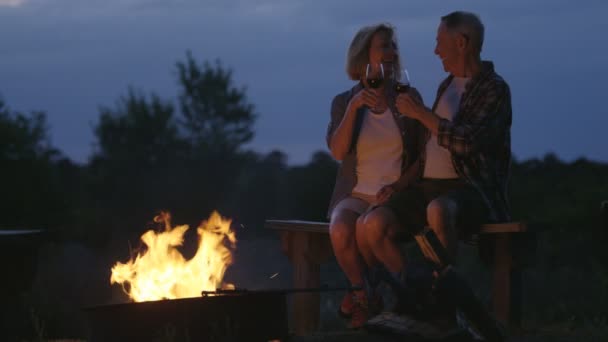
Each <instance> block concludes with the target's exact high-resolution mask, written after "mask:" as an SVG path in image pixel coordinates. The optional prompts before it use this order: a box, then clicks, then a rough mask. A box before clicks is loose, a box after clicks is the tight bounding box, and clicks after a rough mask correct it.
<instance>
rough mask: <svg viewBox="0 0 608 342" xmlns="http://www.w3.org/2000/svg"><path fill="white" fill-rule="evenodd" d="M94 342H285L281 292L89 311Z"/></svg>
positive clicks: (110, 307)
mask: <svg viewBox="0 0 608 342" xmlns="http://www.w3.org/2000/svg"><path fill="white" fill-rule="evenodd" d="M85 313H86V316H87V321H88V328H89V338H88V340H87V341H90V342H101V341H116V342H119V341H190V342H194V341H264V342H266V341H272V340H279V341H284V340H285V339H286V338H287V335H288V326H287V305H286V300H285V294H284V293H281V292H270V291H269V292H262V293H256V292H251V293H242V292H241V293H235V294H225V293H222V294H218V295H210V296H205V297H200V298H185V299H173V300H162V301H155V302H141V303H128V304H116V305H105V306H97V307H92V308H87V309H85Z"/></svg>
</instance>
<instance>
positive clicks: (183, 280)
mask: <svg viewBox="0 0 608 342" xmlns="http://www.w3.org/2000/svg"><path fill="white" fill-rule="evenodd" d="M154 221H155V222H158V223H164V226H165V231H163V232H154V231H153V230H150V231H147V232H146V233H144V234H143V235H142V236H141V240H142V241H143V243H144V244H145V245H146V246H147V249H146V251H145V252H144V253H143V254H139V253H138V254H137V256H136V257H135V258H134V259H133V258H131V260H129V261H128V262H127V263H124V264H123V263H121V262H117V263H116V265H114V267H112V276H111V277H110V283H111V284H114V283H118V284H121V285H122V286H123V290H124V291H125V293H127V294H128V295H129V297H130V298H131V299H132V300H134V301H135V302H144V301H153V300H161V299H176V298H189V297H198V296H200V295H201V292H202V291H215V290H216V289H218V288H229V287H233V286H232V285H230V284H222V279H223V278H224V272H225V271H226V268H227V267H228V266H229V265H230V264H231V263H232V249H234V248H235V245H236V238H235V235H234V232H233V231H232V230H230V224H231V222H232V221H231V220H230V219H226V218H222V217H221V216H220V215H219V214H218V213H217V212H215V211H214V212H213V213H212V214H211V216H210V217H209V220H207V221H203V222H202V223H201V225H200V226H199V227H198V229H197V232H198V235H199V243H198V249H197V251H196V254H195V255H194V257H193V258H192V259H190V260H186V259H185V258H184V256H183V255H182V254H181V253H180V252H179V251H178V250H177V248H176V247H178V246H181V245H182V243H183V242H184V238H183V237H184V233H185V232H186V231H187V230H188V226H187V225H181V226H176V227H175V228H172V227H171V222H170V221H171V217H170V215H169V214H168V213H161V214H160V215H158V216H156V217H155V218H154ZM127 284H128V285H129V286H127Z"/></svg>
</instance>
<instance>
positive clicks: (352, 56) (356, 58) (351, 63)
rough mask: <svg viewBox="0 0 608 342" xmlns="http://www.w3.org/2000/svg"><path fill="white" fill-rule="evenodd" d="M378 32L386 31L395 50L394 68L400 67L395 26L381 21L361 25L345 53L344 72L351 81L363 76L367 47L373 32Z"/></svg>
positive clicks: (367, 56) (367, 53) (367, 55)
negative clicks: (374, 23) (369, 24)
mask: <svg viewBox="0 0 608 342" xmlns="http://www.w3.org/2000/svg"><path fill="white" fill-rule="evenodd" d="M378 32H386V33H387V34H388V37H389V38H390V40H391V41H392V42H393V47H394V48H395V50H396V51H397V53H396V54H397V60H396V61H394V63H395V69H396V70H399V69H401V61H400V57H399V46H398V44H397V39H396V37H395V28H394V27H393V25H391V24H388V23H381V24H377V25H372V26H366V27H363V28H361V29H360V30H359V32H357V34H356V35H355V37H354V38H353V40H352V42H351V43H350V47H349V48H348V53H347V55H346V74H348V77H349V78H350V79H351V80H353V81H359V80H361V79H362V78H363V74H364V70H365V66H366V64H367V63H369V48H370V45H371V42H372V38H373V37H374V34H376V33H378Z"/></svg>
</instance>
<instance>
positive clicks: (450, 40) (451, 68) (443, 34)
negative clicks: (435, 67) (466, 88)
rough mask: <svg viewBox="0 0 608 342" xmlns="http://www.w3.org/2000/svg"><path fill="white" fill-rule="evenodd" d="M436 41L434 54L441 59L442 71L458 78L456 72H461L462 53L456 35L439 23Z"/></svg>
mask: <svg viewBox="0 0 608 342" xmlns="http://www.w3.org/2000/svg"><path fill="white" fill-rule="evenodd" d="M436 40H437V45H436V46H435V54H436V55H437V56H439V58H440V59H441V63H442V64H443V70H445V71H447V72H449V73H451V74H455V75H456V76H458V75H457V74H458V71H459V70H462V64H463V58H462V51H461V49H460V48H459V44H458V34H457V33H454V32H450V31H449V30H448V29H447V27H446V26H445V24H444V23H443V22H441V24H439V28H438V29H437V39H436Z"/></svg>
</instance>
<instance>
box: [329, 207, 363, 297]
mask: <svg viewBox="0 0 608 342" xmlns="http://www.w3.org/2000/svg"><path fill="white" fill-rule="evenodd" d="M358 217H359V213H357V212H355V211H352V210H349V209H343V208H340V207H337V208H336V210H334V212H333V214H332V216H331V221H330V223H329V236H330V239H331V244H332V247H333V250H334V254H335V256H336V260H337V261H338V265H340V268H342V271H343V272H344V274H345V275H346V278H348V280H349V281H350V283H351V284H352V285H356V286H361V285H362V284H363V277H362V274H363V262H362V260H361V255H360V254H359V249H358V248H357V243H356V238H355V227H356V222H357V218H358Z"/></svg>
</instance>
